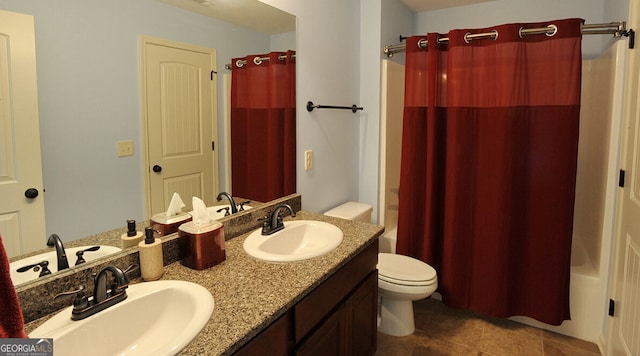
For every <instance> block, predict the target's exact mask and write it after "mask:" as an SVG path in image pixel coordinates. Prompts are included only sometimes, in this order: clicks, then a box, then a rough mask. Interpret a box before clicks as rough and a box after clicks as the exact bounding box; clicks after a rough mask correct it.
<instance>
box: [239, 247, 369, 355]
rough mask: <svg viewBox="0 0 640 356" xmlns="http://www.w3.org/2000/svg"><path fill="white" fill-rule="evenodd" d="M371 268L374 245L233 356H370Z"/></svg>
mask: <svg viewBox="0 0 640 356" xmlns="http://www.w3.org/2000/svg"><path fill="white" fill-rule="evenodd" d="M377 264H378V242H377V240H376V241H375V242H374V243H372V244H371V245H369V246H368V247H367V248H366V249H365V250H363V251H362V252H360V253H359V254H358V255H356V256H355V257H354V258H353V259H351V261H349V262H348V263H347V264H346V265H345V266H344V267H342V268H341V269H340V270H338V271H337V272H336V273H334V274H333V275H332V276H331V277H329V279H327V280H326V281H324V282H323V283H322V284H320V286H318V287H317V288H316V289H315V290H313V291H312V292H311V293H310V294H309V295H307V296H306V297H304V298H303V299H302V300H301V301H300V302H298V303H297V304H296V305H295V306H293V308H292V309H290V310H288V311H287V313H285V315H284V316H282V317H280V318H279V319H278V320H276V321H275V322H274V323H273V324H271V325H270V326H269V327H267V328H266V329H265V330H263V331H262V332H261V333H260V334H258V336H256V337H255V338H254V339H252V340H251V341H249V343H247V344H246V345H245V346H244V347H243V348H242V349H240V350H239V351H238V352H237V353H236V354H237V355H267V354H268V355H285V354H287V355H298V356H306V355H336V356H337V355H373V354H374V353H375V350H376V336H377V305H378V271H377V269H376V265H377ZM285 339H286V340H287V341H284V340H285ZM283 349H284V350H286V352H284V353H283V351H282V350H283Z"/></svg>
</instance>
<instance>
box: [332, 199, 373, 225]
mask: <svg viewBox="0 0 640 356" xmlns="http://www.w3.org/2000/svg"><path fill="white" fill-rule="evenodd" d="M372 211H373V207H372V206H371V205H368V204H363V203H356V202H353V201H349V202H346V203H344V204H342V205H339V206H337V207H335V208H333V209H331V210H329V211H327V212H325V213H324V215H327V216H333V217H334V218H342V219H347V220H354V221H362V222H366V223H370V222H371V212H372Z"/></svg>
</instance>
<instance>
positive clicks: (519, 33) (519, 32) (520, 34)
mask: <svg viewBox="0 0 640 356" xmlns="http://www.w3.org/2000/svg"><path fill="white" fill-rule="evenodd" d="M522 30H524V27H520V29H519V30H518V36H520V38H524V35H523V34H522Z"/></svg>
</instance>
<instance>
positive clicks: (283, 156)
mask: <svg viewBox="0 0 640 356" xmlns="http://www.w3.org/2000/svg"><path fill="white" fill-rule="evenodd" d="M294 53H295V52H293V51H288V52H272V53H269V54H268V55H251V56H247V57H245V58H235V59H233V63H232V65H233V68H232V76H231V175H232V178H231V180H232V192H233V195H235V196H239V197H243V198H248V199H252V200H255V201H260V202H267V201H270V200H273V199H276V198H279V197H282V196H285V195H288V194H292V193H295V192H296V166H295V158H296V157H295V155H296V95H295V93H296V85H295V73H296V71H295V59H293V54H294ZM264 57H269V59H268V60H260V58H264ZM238 60H246V64H244V65H242V66H239V65H238V62H237V61H238Z"/></svg>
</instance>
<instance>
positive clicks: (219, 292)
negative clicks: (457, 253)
mask: <svg viewBox="0 0 640 356" xmlns="http://www.w3.org/2000/svg"><path fill="white" fill-rule="evenodd" d="M282 204H288V205H290V206H291V207H292V208H293V210H294V211H295V212H296V216H295V217H293V218H286V219H285V221H284V225H285V228H284V229H283V230H280V231H279V232H276V233H275V234H274V235H273V236H259V235H258V232H259V230H260V226H261V225H262V223H261V222H260V221H258V219H259V218H263V217H264V216H266V215H268V212H269V211H271V210H273V209H274V208H275V207H277V206H280V205H282ZM300 207H301V197H300V195H298V194H294V195H291V196H288V197H284V198H282V199H278V200H275V201H272V202H269V203H267V204H264V205H261V206H256V207H254V208H253V209H251V210H248V211H245V212H242V213H239V214H237V216H233V218H231V219H226V220H225V221H223V224H224V228H225V237H226V243H225V249H226V260H225V261H223V262H222V263H220V264H218V265H216V266H214V267H211V268H208V269H204V270H193V269H190V268H187V267H185V266H183V265H182V264H181V263H180V258H181V256H180V253H179V243H178V236H177V234H173V235H169V236H166V237H165V238H164V240H163V253H164V264H165V267H164V275H163V277H162V278H161V280H160V281H156V282H142V280H141V279H140V278H139V271H138V272H137V274H136V272H135V271H134V272H132V273H131V274H130V275H129V280H130V285H129V287H128V288H127V289H128V290H129V296H128V298H127V299H125V300H124V301H123V302H120V304H121V305H115V306H112V307H111V308H113V310H109V309H106V310H104V311H101V312H99V313H98V314H96V315H94V316H91V317H89V318H87V319H84V320H80V321H71V320H70V318H69V317H68V316H69V315H70V313H71V312H70V308H68V309H64V308H67V307H68V306H69V305H71V299H68V300H66V301H56V302H54V301H53V296H55V295H57V294H59V293H62V292H66V291H69V290H74V289H75V288H77V287H78V285H81V284H83V285H85V286H86V287H87V290H90V291H91V290H93V286H92V285H90V284H91V283H92V281H93V279H92V273H97V272H98V271H101V270H102V269H104V268H105V267H106V266H110V265H113V266H117V267H119V268H121V269H123V270H124V269H125V268H127V267H128V266H129V265H131V264H137V263H139V262H138V261H137V260H138V252H137V249H135V248H134V249H129V250H124V251H122V252H119V253H117V254H114V255H112V256H110V257H105V258H102V259H99V260H96V261H94V262H91V263H87V264H86V266H83V267H82V268H75V269H73V270H70V271H63V272H60V273H59V274H58V275H56V277H55V278H47V279H43V280H42V281H37V282H34V283H30V284H28V285H25V286H18V287H17V288H16V291H17V293H18V297H19V299H20V303H21V305H22V308H23V314H24V316H25V322H27V324H26V325H25V329H26V331H27V333H28V334H30V337H40V336H42V335H63V334H60V330H66V329H71V328H75V329H78V330H76V331H74V332H75V333H77V334H82V333H84V334H86V337H88V338H92V339H93V340H89V341H88V343H86V344H85V345H78V344H77V343H76V342H75V341H74V342H71V343H70V346H69V347H71V348H70V349H63V347H67V346H68V345H64V346H63V345H62V343H60V346H58V345H57V343H56V341H55V340H56V338H55V336H54V352H56V347H58V350H59V351H63V350H65V354H66V352H67V351H66V350H69V351H68V352H71V353H74V351H77V353H78V354H82V353H86V352H87V351H91V353H92V354H99V352H100V350H102V352H105V354H113V353H114V352H116V351H118V352H125V351H128V352H133V351H136V352H139V353H140V354H147V353H148V352H151V351H153V353H154V354H158V353H166V354H176V353H180V354H181V355H197V354H207V355H230V354H237V355H258V354H265V353H268V354H276V355H287V354H298V355H317V354H336V355H354V354H363V355H372V354H373V353H374V352H375V347H376V346H375V345H376V311H377V270H376V265H377V257H378V243H377V238H378V237H379V236H380V235H381V234H382V231H383V228H382V227H381V226H377V225H373V224H365V223H361V222H355V221H349V220H343V219H337V218H332V217H328V216H324V215H319V214H315V213H309V212H304V211H300ZM338 235H342V236H340V237H341V238H342V240H341V241H337V237H338ZM320 236H327V237H333V238H334V239H333V240H331V239H321V238H320ZM260 238H262V239H263V242H262V243H261V241H260ZM291 240H296V241H295V243H294V244H292V243H291V242H290V241H291ZM317 240H323V241H325V240H326V241H327V242H326V243H324V242H323V243H321V244H320V245H318V246H314V243H315V242H314V241H317ZM336 241H337V242H336ZM293 245H296V246H298V247H300V246H306V249H304V248H303V249H293V247H292V246H293ZM289 248H291V249H290V250H289ZM282 254H284V255H286V256H285V257H284V260H282V256H280V257H277V255H282ZM317 254H319V255H317ZM252 255H253V256H252ZM316 255H317V256H316ZM254 256H256V257H254ZM278 258H280V260H279V259H278ZM89 294H91V293H89ZM209 294H210V296H212V298H209V297H208V296H209ZM60 309H64V310H63V311H62V312H60ZM65 313H66V314H65ZM101 313H103V315H100V314H101ZM198 319H200V320H198ZM51 325H54V326H55V327H54V329H53V330H45V329H46V328H47V327H50V326H51ZM105 328H108V329H109V330H105V331H96V330H101V329H105ZM85 329H86V330H85ZM112 329H117V332H116V331H115V330H114V331H110V330H112ZM56 332H58V334H56ZM194 335H195V336H194ZM63 339H64V337H62V336H60V339H59V340H63ZM69 339H71V340H73V338H69ZM164 344H166V345H168V346H167V349H163V350H160V349H157V347H160V346H162V345H164ZM91 345H93V346H94V349H93V350H86V348H87V347H91ZM100 345H102V346H100ZM108 345H111V346H108ZM113 346H117V347H116V348H113ZM74 347H79V348H81V349H77V350H76V349H74ZM109 347H111V348H109ZM134 347H137V349H135V350H134V349H133V348H134ZM154 347H156V349H154ZM145 348H146V349H145ZM145 351H146V352H145Z"/></svg>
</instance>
